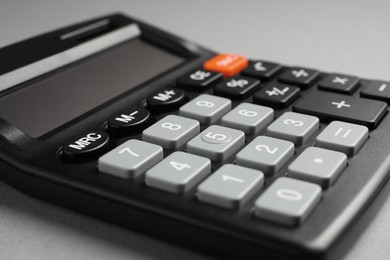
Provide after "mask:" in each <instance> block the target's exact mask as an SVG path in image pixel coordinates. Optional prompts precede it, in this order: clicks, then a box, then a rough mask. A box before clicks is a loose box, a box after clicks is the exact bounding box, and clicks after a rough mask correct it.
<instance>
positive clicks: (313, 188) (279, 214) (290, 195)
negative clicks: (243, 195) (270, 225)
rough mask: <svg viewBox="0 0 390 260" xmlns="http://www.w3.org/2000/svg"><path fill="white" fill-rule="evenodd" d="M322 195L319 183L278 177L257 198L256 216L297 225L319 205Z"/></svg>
mask: <svg viewBox="0 0 390 260" xmlns="http://www.w3.org/2000/svg"><path fill="white" fill-rule="evenodd" d="M321 195H322V190H321V187H320V186H319V185H317V184H313V183H309V182H305V181H300V180H294V179H290V178H284V177H282V178H278V179H277V180H276V181H274V182H273V183H272V184H271V186H270V187H268V189H267V190H266V191H265V192H264V193H263V194H262V195H261V196H260V197H259V198H258V199H257V200H256V202H255V216H256V217H258V218H261V219H264V220H267V221H271V222H274V223H278V224H282V225H286V226H297V225H299V224H301V223H302V222H303V221H304V220H305V219H306V218H307V217H308V215H309V214H310V212H311V211H312V210H313V209H314V208H315V207H316V206H317V204H318V203H319V202H320V199H321Z"/></svg>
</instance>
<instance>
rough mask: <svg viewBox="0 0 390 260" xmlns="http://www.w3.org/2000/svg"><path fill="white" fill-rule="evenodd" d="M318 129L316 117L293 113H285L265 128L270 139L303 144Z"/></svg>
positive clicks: (318, 121) (318, 123) (318, 124)
mask: <svg viewBox="0 0 390 260" xmlns="http://www.w3.org/2000/svg"><path fill="white" fill-rule="evenodd" d="M319 128H320V120H319V119H318V117H315V116H309V115H304V114H300V113H295V112H285V113H284V114H283V115H281V116H280V117H279V118H278V119H276V120H275V121H274V122H273V123H272V124H271V125H269V126H268V127H267V134H268V135H269V136H272V137H276V138H280V139H284V140H288V141H291V142H293V143H294V144H296V145H299V144H304V143H305V142H306V141H307V140H309V138H310V137H311V136H312V135H313V134H314V133H315V132H317V131H318V129H319Z"/></svg>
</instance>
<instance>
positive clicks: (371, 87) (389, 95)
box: [360, 80, 390, 103]
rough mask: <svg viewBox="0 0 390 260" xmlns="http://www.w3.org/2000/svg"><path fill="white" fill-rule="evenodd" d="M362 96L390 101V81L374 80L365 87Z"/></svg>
mask: <svg viewBox="0 0 390 260" xmlns="http://www.w3.org/2000/svg"><path fill="white" fill-rule="evenodd" d="M360 94H361V96H362V97H366V98H372V99H377V100H383V101H385V102H387V103H390V82H386V81H379V80H373V81H371V82H370V83H368V84H367V86H366V87H365V88H363V90H362V92H361V93H360Z"/></svg>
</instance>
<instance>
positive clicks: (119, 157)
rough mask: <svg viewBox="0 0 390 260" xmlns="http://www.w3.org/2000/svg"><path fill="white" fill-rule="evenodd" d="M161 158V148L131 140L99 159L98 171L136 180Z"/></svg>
mask: <svg viewBox="0 0 390 260" xmlns="http://www.w3.org/2000/svg"><path fill="white" fill-rule="evenodd" d="M162 158H163V149H162V147H161V146H158V145H155V144H149V143H145V142H142V141H139V140H135V139H131V140H129V141H127V142H125V143H123V144H121V145H120V146H118V147H117V148H115V149H114V150H112V151H110V152H108V153H106V154H105V155H103V156H102V157H100V158H99V162H98V169H99V171H101V172H104V173H107V174H110V175H113V176H117V177H120V178H125V179H130V178H136V177H138V176H140V175H141V174H143V173H144V172H145V171H146V170H148V169H149V168H150V167H152V166H153V165H155V164H156V163H157V162H159V161H160V160H161V159H162Z"/></svg>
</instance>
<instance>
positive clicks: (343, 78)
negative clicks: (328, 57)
mask: <svg viewBox="0 0 390 260" xmlns="http://www.w3.org/2000/svg"><path fill="white" fill-rule="evenodd" d="M358 86H359V79H358V78H357V77H354V76H348V75H342V74H331V75H329V76H328V77H326V78H324V79H323V80H321V81H320V82H319V83H318V88H319V89H322V90H328V91H333V92H339V93H344V94H351V93H352V92H353V91H354V90H355V89H356V88H357V87H358Z"/></svg>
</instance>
